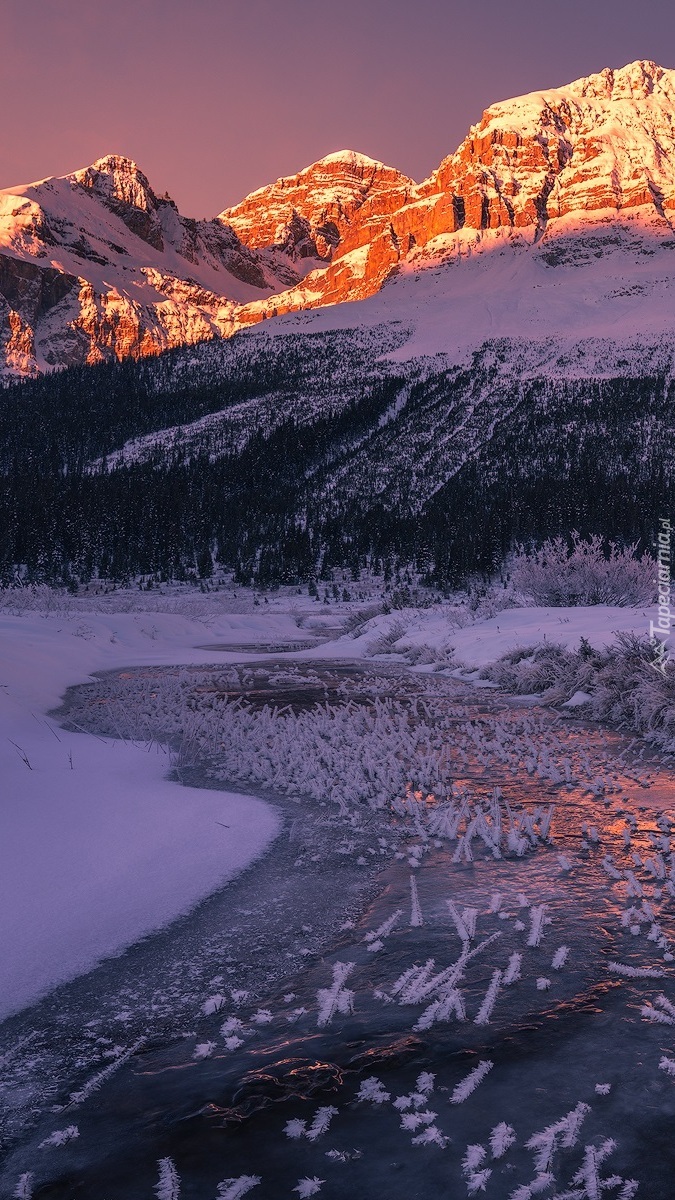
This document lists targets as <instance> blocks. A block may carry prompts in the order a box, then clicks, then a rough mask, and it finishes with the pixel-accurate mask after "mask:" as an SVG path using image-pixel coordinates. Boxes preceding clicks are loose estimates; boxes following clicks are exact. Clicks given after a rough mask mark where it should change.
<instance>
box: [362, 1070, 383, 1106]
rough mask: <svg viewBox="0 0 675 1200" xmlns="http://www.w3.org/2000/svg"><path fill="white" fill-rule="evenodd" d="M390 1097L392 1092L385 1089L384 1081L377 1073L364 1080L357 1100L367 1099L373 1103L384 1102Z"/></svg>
mask: <svg viewBox="0 0 675 1200" xmlns="http://www.w3.org/2000/svg"><path fill="white" fill-rule="evenodd" d="M390 1098H391V1096H390V1093H389V1092H387V1091H385V1089H384V1087H383V1085H382V1083H381V1082H380V1080H379V1079H378V1078H377V1077H376V1076H375V1075H371V1076H369V1078H368V1079H364V1080H363V1083H362V1084H361V1087H360V1088H359V1090H358V1092H357V1095H356V1099H357V1100H367V1101H369V1102H370V1103H371V1104H384V1103H385V1101H387V1100H389V1099H390Z"/></svg>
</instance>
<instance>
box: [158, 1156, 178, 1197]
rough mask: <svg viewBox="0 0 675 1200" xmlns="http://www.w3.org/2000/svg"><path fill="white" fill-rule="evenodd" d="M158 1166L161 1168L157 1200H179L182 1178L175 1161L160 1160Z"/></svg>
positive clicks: (169, 1159) (168, 1159)
mask: <svg viewBox="0 0 675 1200" xmlns="http://www.w3.org/2000/svg"><path fill="white" fill-rule="evenodd" d="M157 1166H158V1167H159V1180H158V1182H157V1185H156V1187H155V1195H156V1196H157V1200H179V1198H180V1177H179V1175H178V1172H177V1170H176V1166H175V1163H174V1161H173V1159H172V1158H160V1160H159V1162H158V1163H157Z"/></svg>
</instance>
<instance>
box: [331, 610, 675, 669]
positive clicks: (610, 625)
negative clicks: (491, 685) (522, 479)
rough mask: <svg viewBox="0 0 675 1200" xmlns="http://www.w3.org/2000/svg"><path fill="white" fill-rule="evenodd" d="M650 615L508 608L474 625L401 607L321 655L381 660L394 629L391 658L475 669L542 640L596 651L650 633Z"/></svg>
mask: <svg viewBox="0 0 675 1200" xmlns="http://www.w3.org/2000/svg"><path fill="white" fill-rule="evenodd" d="M650 616H652V617H653V610H652V611H650V609H649V608H647V607H645V608H621V607H616V606H613V605H608V604H597V605H592V606H589V607H587V608H509V609H504V610H503V611H502V612H500V613H497V615H496V616H493V617H490V618H488V619H484V620H477V621H472V620H471V616H470V614H469V613H468V612H467V611H466V609H464V610H458V609H454V610H452V609H451V608H450V607H449V606H448V609H447V611H441V612H439V611H438V610H436V609H427V610H419V609H402V610H401V611H397V612H394V613H390V614H388V615H387V616H379V617H374V618H373V619H372V620H371V621H369V622H368V624H367V626H366V629H365V630H364V631H363V632H362V633H361V634H360V635H359V636H358V637H357V638H352V637H349V636H346V637H343V638H340V639H339V641H337V642H333V643H332V644H331V645H330V646H322V647H321V656H322V657H331V658H339V657H344V658H364V657H365V658H370V657H379V656H380V655H378V653H377V647H378V644H383V642H386V641H387V640H390V638H388V635H389V634H390V632H391V630H392V629H394V630H396V629H397V628H400V634H399V637H398V639H396V640H395V641H394V642H393V643H391V644H390V646H389V648H388V650H389V656H391V655H393V656H394V658H395V656H396V654H397V653H399V654H402V655H405V654H406V652H407V651H409V649H410V648H414V647H418V648H422V647H424V648H427V649H429V651H433V652H435V653H436V655H437V656H438V659H440V660H441V661H442V660H443V658H445V657H448V658H449V657H450V656H453V657H454V663H455V665H456V666H465V667H469V668H471V669H478V668H480V667H484V666H487V664H488V663H492V662H495V660H496V659H498V658H500V657H501V655H502V654H506V653H507V652H508V651H510V650H516V649H519V648H521V647H527V646H535V645H538V644H539V643H541V642H543V641H549V642H556V643H561V644H562V645H564V646H566V647H567V648H568V649H574V648H576V647H577V646H578V645H579V642H580V641H581V638H582V637H585V638H587V639H588V641H589V642H590V644H591V645H592V646H594V647H596V648H600V647H602V646H607V645H609V643H610V642H612V641H613V640H614V634H615V633H636V634H640V635H648V633H649V621H650ZM308 653H311V654H316V653H317V652H316V651H311V652H308ZM429 657H430V658H431V657H433V655H430V656H429Z"/></svg>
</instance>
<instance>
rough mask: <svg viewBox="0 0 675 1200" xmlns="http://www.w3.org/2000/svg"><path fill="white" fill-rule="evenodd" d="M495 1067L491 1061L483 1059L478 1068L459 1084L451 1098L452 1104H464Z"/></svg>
mask: <svg viewBox="0 0 675 1200" xmlns="http://www.w3.org/2000/svg"><path fill="white" fill-rule="evenodd" d="M493 1066H494V1063H493V1062H490V1060H489V1059H483V1060H482V1061H481V1062H479V1064H478V1066H477V1067H474V1069H473V1071H470V1072H469V1074H468V1075H467V1076H466V1078H465V1079H463V1080H462V1081H461V1083H458V1084H457V1087H456V1088H455V1090H454V1091H453V1093H452V1095H451V1097H450V1103H451V1104H463V1103H464V1101H465V1100H467V1099H468V1098H469V1096H470V1095H471V1093H472V1092H475V1090H476V1088H477V1087H478V1085H479V1084H480V1083H482V1082H483V1080H484V1079H485V1076H486V1075H487V1074H488V1072H489V1071H491V1070H492V1068H493Z"/></svg>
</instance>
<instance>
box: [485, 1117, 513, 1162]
mask: <svg viewBox="0 0 675 1200" xmlns="http://www.w3.org/2000/svg"><path fill="white" fill-rule="evenodd" d="M515 1140H516V1133H515V1130H514V1129H513V1126H512V1125H507V1124H506V1122H505V1121H501V1122H500V1123H499V1125H495V1127H494V1129H493V1130H492V1132H491V1134H490V1151H491V1153H492V1157H493V1158H502V1157H503V1156H504V1155H505V1154H506V1151H507V1150H508V1149H509V1148H510V1147H511V1146H512V1145H513V1143H514V1142H515Z"/></svg>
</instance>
